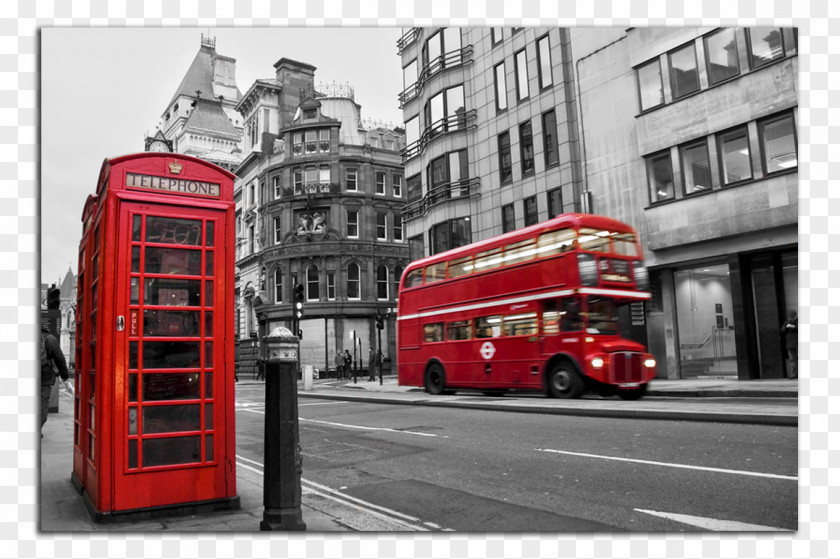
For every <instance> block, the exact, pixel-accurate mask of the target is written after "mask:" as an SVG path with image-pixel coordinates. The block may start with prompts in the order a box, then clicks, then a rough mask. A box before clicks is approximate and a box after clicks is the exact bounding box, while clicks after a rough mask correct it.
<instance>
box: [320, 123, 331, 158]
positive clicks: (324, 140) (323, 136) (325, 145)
mask: <svg viewBox="0 0 840 559" xmlns="http://www.w3.org/2000/svg"><path fill="white" fill-rule="evenodd" d="M318 150H319V151H320V152H321V153H326V152H328V151H330V129H329V128H324V129H322V130H319V131H318Z"/></svg>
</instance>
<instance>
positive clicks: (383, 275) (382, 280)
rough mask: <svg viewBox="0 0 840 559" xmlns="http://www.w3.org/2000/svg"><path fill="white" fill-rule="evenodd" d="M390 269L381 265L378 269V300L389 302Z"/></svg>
mask: <svg viewBox="0 0 840 559" xmlns="http://www.w3.org/2000/svg"><path fill="white" fill-rule="evenodd" d="M388 283H389V282H388V267H387V266H385V265H384V264H380V265H379V266H377V267H376V298H377V299H379V300H380V301H387V300H388Z"/></svg>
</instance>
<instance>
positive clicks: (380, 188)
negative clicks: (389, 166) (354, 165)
mask: <svg viewBox="0 0 840 559" xmlns="http://www.w3.org/2000/svg"><path fill="white" fill-rule="evenodd" d="M376 193H377V194H385V173H383V172H381V171H377V172H376Z"/></svg>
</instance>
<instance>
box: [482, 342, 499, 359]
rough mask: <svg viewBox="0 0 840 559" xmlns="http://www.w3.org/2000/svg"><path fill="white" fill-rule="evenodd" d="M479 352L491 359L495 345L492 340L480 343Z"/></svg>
mask: <svg viewBox="0 0 840 559" xmlns="http://www.w3.org/2000/svg"><path fill="white" fill-rule="evenodd" d="M479 353H481V356H482V357H483V358H484V359H493V356H494V355H495V354H496V346H494V345H493V342H484V343H483V344H481V349H480V350H479Z"/></svg>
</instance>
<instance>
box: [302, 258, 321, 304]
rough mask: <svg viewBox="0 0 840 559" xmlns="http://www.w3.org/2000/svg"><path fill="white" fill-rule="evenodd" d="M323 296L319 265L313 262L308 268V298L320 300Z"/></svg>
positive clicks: (309, 299)
mask: <svg viewBox="0 0 840 559" xmlns="http://www.w3.org/2000/svg"><path fill="white" fill-rule="evenodd" d="M320 298H321V293H320V282H319V281H318V266H316V265H315V264H312V265H311V266H309V267H308V268H307V269H306V300H307V301H318V300H319V299H320Z"/></svg>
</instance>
